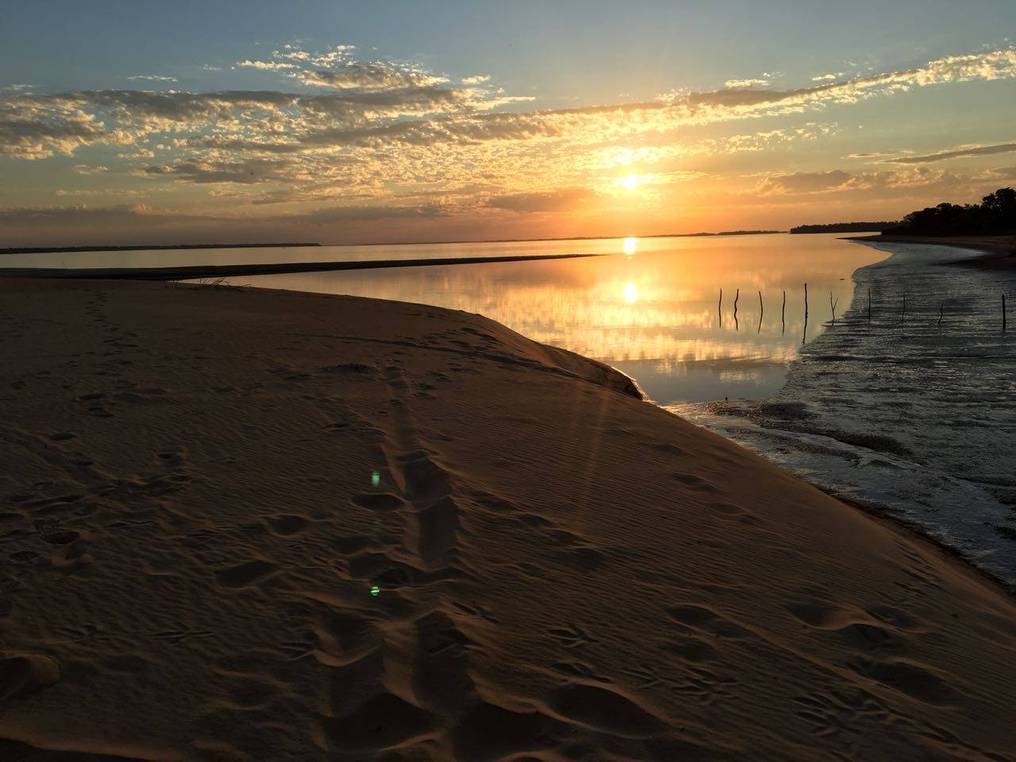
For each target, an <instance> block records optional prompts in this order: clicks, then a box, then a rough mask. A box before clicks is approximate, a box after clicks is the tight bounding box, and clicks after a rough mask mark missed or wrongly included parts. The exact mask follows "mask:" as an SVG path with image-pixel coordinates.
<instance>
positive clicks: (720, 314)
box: [716, 288, 723, 328]
mask: <svg viewBox="0 0 1016 762" xmlns="http://www.w3.org/2000/svg"><path fill="white" fill-rule="evenodd" d="M716 315H717V316H718V317H719V319H720V328H723V289H722V288H721V289H720V302H719V304H717V305H716Z"/></svg>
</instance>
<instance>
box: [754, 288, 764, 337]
mask: <svg viewBox="0 0 1016 762" xmlns="http://www.w3.org/2000/svg"><path fill="white" fill-rule="evenodd" d="M765 314H766V308H765V305H764V304H762V292H761V291H759V292H758V331H756V333H762V316H763V315H765Z"/></svg>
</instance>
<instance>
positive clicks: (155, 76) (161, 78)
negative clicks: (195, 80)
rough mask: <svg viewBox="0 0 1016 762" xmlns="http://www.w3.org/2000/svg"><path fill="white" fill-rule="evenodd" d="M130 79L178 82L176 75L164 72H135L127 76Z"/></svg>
mask: <svg viewBox="0 0 1016 762" xmlns="http://www.w3.org/2000/svg"><path fill="white" fill-rule="evenodd" d="M127 79H130V80H139V79H140V80H144V81H146V82H176V81H177V79H176V77H169V76H166V75H164V74H135V75H134V76H131V77H127Z"/></svg>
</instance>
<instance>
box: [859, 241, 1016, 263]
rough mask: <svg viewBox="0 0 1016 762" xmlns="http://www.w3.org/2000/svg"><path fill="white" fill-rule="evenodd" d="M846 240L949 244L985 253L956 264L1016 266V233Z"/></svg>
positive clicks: (934, 244) (929, 244)
mask: <svg viewBox="0 0 1016 762" xmlns="http://www.w3.org/2000/svg"><path fill="white" fill-rule="evenodd" d="M843 240H845V241H862V242H866V243H917V244H925V245H928V246H952V247H954V248H957V249H973V250H975V251H981V252H984V256H983V257H977V258H976V259H966V260H962V261H959V262H953V263H950V264H953V265H955V266H957V267H977V268H980V269H984V270H1008V269H1011V268H1016V236H940V237H932V236H916V235H870V236H850V237H847V238H844V239H843Z"/></svg>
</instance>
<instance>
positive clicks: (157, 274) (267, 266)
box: [0, 253, 603, 281]
mask: <svg viewBox="0 0 1016 762" xmlns="http://www.w3.org/2000/svg"><path fill="white" fill-rule="evenodd" d="M598 256H603V255H602V254H582V253H577V254H520V255H515V256H505V257H437V258H433V259H375V260H370V259H362V260H352V261H345V262H269V263H263V264H254V265H243V264H235V265H232V264H230V265H192V266H183V267H8V268H0V278H55V279H75V280H157V281H167V280H193V279H207V278H213V279H216V278H218V279H221V278H233V277H239V276H254V275H281V274H285V273H307V272H330V271H334V270H377V269H384V268H390V267H432V266H435V265H481V264H490V263H494V262H529V261H536V260H545V259H578V258H582V257H598Z"/></svg>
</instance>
